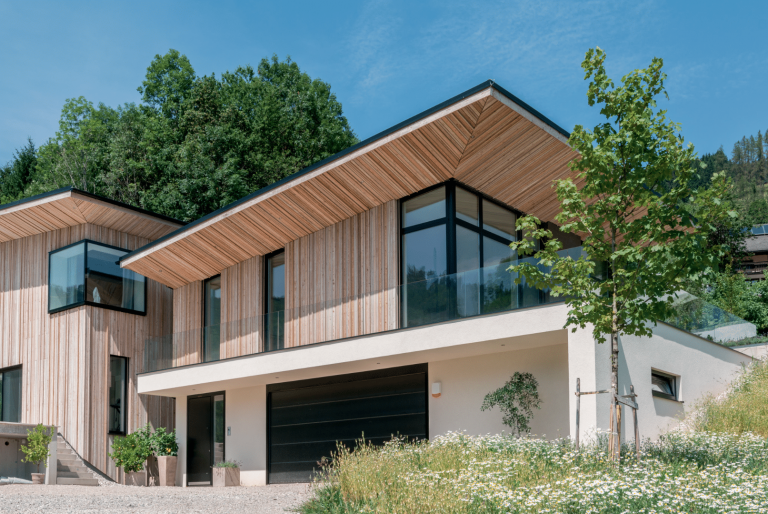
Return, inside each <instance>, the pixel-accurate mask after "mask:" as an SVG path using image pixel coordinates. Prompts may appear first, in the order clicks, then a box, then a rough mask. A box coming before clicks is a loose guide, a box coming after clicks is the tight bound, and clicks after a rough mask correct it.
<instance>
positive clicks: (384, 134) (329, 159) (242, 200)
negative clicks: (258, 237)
mask: <svg viewBox="0 0 768 514" xmlns="http://www.w3.org/2000/svg"><path fill="white" fill-rule="evenodd" d="M488 88H493V89H495V90H496V91H498V92H499V93H501V94H502V95H504V96H506V97H507V98H508V99H509V100H511V101H513V102H514V103H516V104H518V105H519V106H520V107H522V108H523V109H525V110H527V111H528V112H530V113H531V114H533V115H534V116H535V117H537V118H538V119H539V120H541V121H543V122H544V123H546V124H547V125H549V126H550V127H552V128H553V129H555V130H556V131H557V132H559V133H560V134H562V135H563V136H565V137H570V133H569V132H568V131H566V130H565V129H563V128H562V127H560V126H559V125H557V124H556V123H554V122H553V121H551V120H550V119H549V118H547V117H546V116H544V115H543V114H541V113H540V112H539V111H537V110H536V109H534V108H533V107H531V106H530V105H528V104H527V103H525V102H523V101H522V100H520V99H519V98H518V97H516V96H515V95H513V94H512V93H510V92H509V91H507V90H506V89H504V88H503V87H501V86H499V85H498V84H496V83H495V82H494V81H493V80H486V81H485V82H483V83H481V84H478V85H477V86H475V87H473V88H471V89H468V90H466V91H464V92H463V93H461V94H459V95H456V96H454V97H453V98H451V99H449V100H446V101H445V102H442V103H440V104H438V105H436V106H434V107H432V108H430V109H427V110H426V111H423V112H421V113H419V114H417V115H415V116H412V117H410V118H408V119H407V120H405V121H402V122H400V123H398V124H397V125H394V126H392V127H390V128H388V129H386V130H384V131H382V132H379V133H378V134H375V135H373V136H371V137H369V138H368V139H365V140H364V141H360V142H359V143H357V144H354V145H352V146H350V147H349V148H346V149H344V150H342V151H340V152H338V153H335V154H333V155H331V156H330V157H326V158H325V159H323V160H322V161H318V162H316V163H314V164H311V165H309V166H307V167H306V168H303V169H301V170H299V171H297V172H296V173H293V174H291V175H288V176H287V177H285V178H283V179H280V180H278V181H277V182H273V183H272V184H269V185H268V186H265V187H262V188H261V189H259V190H257V191H254V192H253V193H251V194H249V195H247V196H244V197H242V198H240V199H239V200H236V201H234V202H232V203H230V204H228V205H225V206H224V207H222V208H220V209H217V210H215V211H213V212H212V213H210V214H206V215H205V216H203V217H201V218H198V219H196V220H195V221H191V222H189V223H188V224H186V225H185V226H183V227H181V228H179V229H177V230H175V231H173V232H171V233H170V234H167V235H165V236H163V237H161V238H160V239H156V240H154V241H152V242H151V243H148V244H146V245H144V246H142V247H141V248H137V249H136V250H134V251H132V252H131V253H128V254H126V255H123V256H122V257H121V258H120V260H119V261H118V262H122V261H123V260H125V259H129V258H131V257H132V256H133V255H134V254H137V253H140V252H143V251H145V250H147V249H149V248H152V247H153V246H156V245H158V244H160V243H163V242H165V241H166V240H168V239H171V238H173V237H176V236H177V235H179V234H181V233H183V232H185V231H186V230H188V229H191V228H193V227H195V226H197V225H199V224H201V223H204V222H206V221H208V220H209V219H211V218H215V217H216V216H218V215H219V214H222V213H224V212H226V211H228V210H230V209H234V208H235V207H237V206H238V205H241V204H243V203H245V202H248V201H249V200H252V199H254V198H256V197H258V196H261V195H263V194H265V193H267V192H269V191H271V190H273V189H275V188H278V187H280V186H282V185H284V184H287V183H288V182H291V181H292V180H295V179H297V178H299V177H301V176H303V175H306V174H307V173H311V172H312V171H314V170H316V169H318V168H320V167H322V166H325V165H326V164H328V163H331V162H333V161H335V160H337V159H340V158H341V157H344V156H345V155H348V154H350V153H352V152H355V151H357V150H359V149H360V148H363V147H364V146H368V145H370V144H371V143H374V142H376V141H378V140H379V139H383V138H385V137H387V136H388V135H390V134H392V133H394V132H397V131H398V130H400V129H402V128H405V127H407V126H408V125H412V124H414V123H416V122H418V121H421V120H422V119H424V118H426V117H427V116H430V115H432V114H434V113H436V112H437V111H441V110H443V109H445V108H446V107H448V106H450V105H453V104H455V103H457V102H460V101H461V100H464V99H465V98H467V97H470V96H472V95H474V94H476V93H478V92H480V91H482V90H484V89H488Z"/></svg>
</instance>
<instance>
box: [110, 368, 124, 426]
mask: <svg viewBox="0 0 768 514" xmlns="http://www.w3.org/2000/svg"><path fill="white" fill-rule="evenodd" d="M127 390H128V359H127V358H125V357H117V356H115V355H110V356H109V433H110V434H124V433H125V418H126V414H127V411H128V402H127V399H128V398H127V395H126V391H127Z"/></svg>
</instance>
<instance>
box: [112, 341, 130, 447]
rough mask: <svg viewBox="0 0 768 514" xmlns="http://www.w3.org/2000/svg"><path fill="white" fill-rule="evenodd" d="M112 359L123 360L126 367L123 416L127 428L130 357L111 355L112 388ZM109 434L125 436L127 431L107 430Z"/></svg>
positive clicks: (124, 425)
mask: <svg viewBox="0 0 768 514" xmlns="http://www.w3.org/2000/svg"><path fill="white" fill-rule="evenodd" d="M112 359H123V366H124V367H125V383H124V384H123V398H124V399H125V404H124V405H123V406H122V410H121V416H122V418H123V427H124V428H126V427H127V425H128V381H129V380H128V377H129V376H130V368H129V366H130V363H129V360H128V357H123V356H122V355H111V354H110V356H109V360H110V366H109V373H110V386H111V383H112V376H111V374H112V365H111V364H112V363H111V360H112ZM107 401H109V389H107ZM108 407H111V405H108ZM107 412H109V409H107ZM107 427H109V420H107ZM107 434H109V435H125V434H126V431H125V430H123V431H122V432H116V431H113V430H109V429H107Z"/></svg>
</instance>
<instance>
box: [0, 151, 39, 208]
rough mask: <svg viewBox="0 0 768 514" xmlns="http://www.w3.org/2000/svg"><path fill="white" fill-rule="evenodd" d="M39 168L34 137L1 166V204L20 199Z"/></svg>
mask: <svg viewBox="0 0 768 514" xmlns="http://www.w3.org/2000/svg"><path fill="white" fill-rule="evenodd" d="M36 170H37V151H36V150H35V144H34V143H33V142H32V138H27V145H26V146H24V147H22V148H21V149H20V150H19V149H17V150H16V151H15V152H14V154H13V160H12V161H11V162H9V163H8V164H6V165H5V166H3V167H2V168H0V204H2V203H7V202H13V201H14V200H19V199H20V198H22V197H23V196H24V190H25V189H26V188H27V186H29V184H30V182H31V181H32V177H34V175H35V171H36Z"/></svg>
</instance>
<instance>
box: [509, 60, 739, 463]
mask: <svg viewBox="0 0 768 514" xmlns="http://www.w3.org/2000/svg"><path fill="white" fill-rule="evenodd" d="M605 57H606V56H605V52H603V50H601V49H599V48H597V49H590V50H589V51H588V52H587V54H586V57H585V59H584V62H583V63H582V67H583V68H584V70H585V72H586V76H585V79H587V80H590V83H589V89H588V92H587V99H588V102H589V105H590V106H594V105H596V104H599V105H600V107H601V109H600V113H601V114H602V115H603V116H604V117H605V122H603V123H601V124H599V125H597V126H596V127H594V129H592V130H587V129H585V128H584V127H582V126H581V125H577V126H576V127H575V128H574V130H573V132H572V133H571V136H570V139H569V143H570V145H571V147H572V148H573V149H574V150H576V151H577V152H578V153H579V155H580V157H579V158H577V159H574V160H573V161H572V162H571V163H570V167H571V169H572V170H573V171H574V172H575V174H576V180H575V181H574V180H571V179H565V180H559V181H557V182H556V183H555V187H556V191H557V196H558V199H559V201H560V205H561V208H562V211H561V212H560V214H559V215H558V216H557V217H556V220H557V221H558V222H559V223H560V224H561V230H562V231H563V232H565V233H575V234H579V235H581V236H582V237H583V247H584V251H585V252H586V256H587V258H586V259H585V258H583V257H582V258H579V259H578V260H573V259H571V258H562V257H560V256H559V255H558V254H557V251H558V250H560V249H561V248H562V243H560V242H559V241H558V240H557V239H554V238H553V237H552V233H551V232H550V231H549V230H546V229H543V228H540V226H539V225H540V222H539V220H538V219H536V218H535V217H533V216H525V217H523V218H521V219H519V220H518V228H519V229H521V230H523V231H524V232H525V233H527V235H528V236H529V237H526V238H523V239H522V240H520V241H517V242H515V243H512V245H511V246H512V247H513V248H515V249H517V250H518V252H519V253H521V254H523V255H527V254H531V253H535V256H536V257H537V258H538V259H539V260H540V261H541V263H542V264H543V265H544V266H551V269H550V271H546V270H545V269H540V268H539V267H537V266H534V265H533V264H530V263H521V264H518V265H513V266H511V267H510V271H513V272H518V273H520V275H521V276H522V277H525V279H526V280H527V283H528V284H531V285H534V286H535V287H537V288H539V289H542V288H550V289H551V291H552V294H553V295H554V296H565V301H566V304H567V306H568V315H567V319H566V326H567V327H571V328H572V330H574V331H575V330H576V329H577V328H582V329H586V328H587V327H588V326H591V327H592V329H593V335H594V338H595V340H596V341H597V342H599V343H604V342H605V341H606V339H609V340H610V345H611V353H610V369H611V392H612V400H611V420H610V425H611V428H612V431H613V427H614V426H615V425H614V413H615V410H616V400H615V398H616V395H617V394H618V392H619V391H618V382H619V376H618V354H619V344H618V343H619V337H620V336H621V335H636V336H651V334H652V329H653V326H654V325H655V323H656V321H657V320H659V319H665V318H667V317H668V316H671V314H672V313H673V310H672V302H673V299H674V295H675V293H677V292H678V291H679V290H680V289H681V286H682V285H683V283H684V281H685V280H687V279H690V278H691V277H698V276H701V275H702V274H703V273H705V272H707V271H711V270H713V269H715V268H716V266H717V263H718V259H719V258H720V257H721V251H722V249H721V248H719V247H717V246H714V247H713V246H708V245H707V240H708V238H709V235H710V233H711V232H712V231H713V230H714V229H715V225H716V224H718V223H724V220H726V219H727V217H728V216H736V213H735V212H733V211H728V209H727V208H726V205H725V204H724V203H723V202H722V201H721V200H720V198H721V196H722V194H724V193H725V192H726V189H727V186H728V182H727V179H726V177H725V176H724V174H722V173H716V174H714V175H713V176H712V184H711V186H710V187H709V188H706V189H703V188H702V189H697V190H692V189H691V188H690V187H689V183H690V181H691V179H692V178H693V177H694V176H695V174H696V170H695V169H694V166H693V164H694V163H695V154H694V149H693V147H692V146H691V145H690V144H689V145H688V146H685V145H684V139H683V137H682V135H681V134H680V127H679V125H677V124H675V123H673V122H672V121H670V120H668V119H667V118H666V112H665V111H663V110H659V109H658V107H657V105H656V98H657V97H658V96H659V95H665V94H666V93H665V89H664V81H665V79H666V75H665V74H664V73H663V72H662V67H663V62H662V60H661V59H659V58H654V59H653V60H652V62H651V64H650V66H649V67H648V68H646V69H643V70H635V71H633V72H632V73H629V74H628V75H626V76H624V77H623V78H622V81H621V84H619V85H618V86H617V85H614V83H613V81H612V80H611V79H610V78H609V77H608V76H607V74H606V71H605V67H604V62H605ZM577 182H579V183H583V186H581V187H577V185H576V183H577ZM662 186H663V187H662ZM691 208H694V209H695V210H696V212H697V216H696V218H695V219H694V217H693V216H692V215H691V213H690V210H691ZM536 240H544V241H546V242H545V243H543V244H542V245H541V250H539V251H538V252H536V250H535V249H536V245H535V243H536ZM601 262H602V263H606V265H607V267H608V273H607V274H605V275H603V276H599V275H600V274H599V273H598V272H599V268H598V263H601ZM517 281H518V283H519V281H520V279H517ZM615 441H616V440H615V439H614V438H613V437H612V438H611V446H612V448H614V450H615V449H617V448H618V446H617V445H615Z"/></svg>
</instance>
